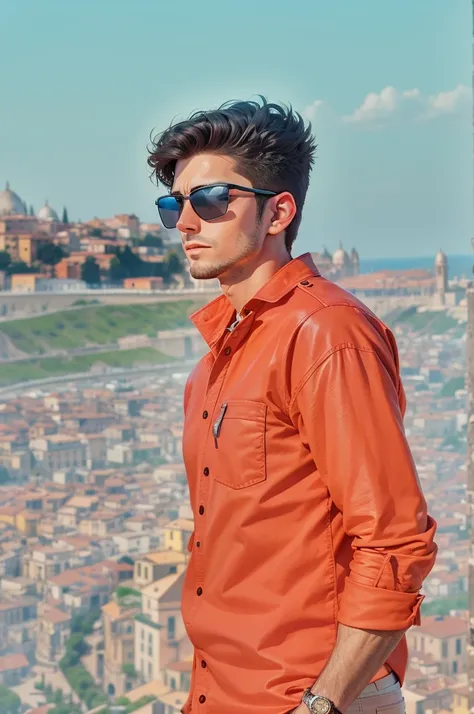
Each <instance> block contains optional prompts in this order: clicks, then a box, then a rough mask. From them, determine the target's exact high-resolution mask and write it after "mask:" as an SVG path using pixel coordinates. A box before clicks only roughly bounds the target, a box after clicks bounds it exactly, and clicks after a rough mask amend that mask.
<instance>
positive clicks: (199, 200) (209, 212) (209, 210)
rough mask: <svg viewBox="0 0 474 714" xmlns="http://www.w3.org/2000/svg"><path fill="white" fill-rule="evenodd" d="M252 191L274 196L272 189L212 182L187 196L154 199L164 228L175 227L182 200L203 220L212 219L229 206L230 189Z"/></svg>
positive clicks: (220, 215)
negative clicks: (265, 189)
mask: <svg viewBox="0 0 474 714" xmlns="http://www.w3.org/2000/svg"><path fill="white" fill-rule="evenodd" d="M232 188H238V189H239V191H246V192H247V193H254V194H256V195H257V196H276V195H277V194H276V193H275V192H274V191H264V190H263V189H261V188H249V186H238V185H237V184H235V183H213V184H209V186H198V187H197V188H195V189H193V190H192V191H191V193H190V194H189V196H182V195H181V194H176V195H168V196H160V198H157V199H156V201H155V204H156V205H157V206H158V213H159V214H160V218H161V222H162V223H163V225H164V227H165V228H176V224H177V223H178V221H179V217H180V215H181V213H182V210H183V206H184V202H185V201H186V200H189V202H190V204H191V206H192V207H193V210H194V212H195V213H197V215H198V216H199V218H202V220H203V221H214V220H215V219H216V218H222V216H225V214H226V213H227V210H228V208H229V199H230V189H232Z"/></svg>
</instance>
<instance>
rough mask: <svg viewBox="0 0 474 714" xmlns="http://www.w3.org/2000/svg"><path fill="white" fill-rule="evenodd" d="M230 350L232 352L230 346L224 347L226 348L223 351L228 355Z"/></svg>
mask: <svg viewBox="0 0 474 714" xmlns="http://www.w3.org/2000/svg"><path fill="white" fill-rule="evenodd" d="M231 352H232V348H231V347H226V348H225V351H224V354H226V355H230V353H231Z"/></svg>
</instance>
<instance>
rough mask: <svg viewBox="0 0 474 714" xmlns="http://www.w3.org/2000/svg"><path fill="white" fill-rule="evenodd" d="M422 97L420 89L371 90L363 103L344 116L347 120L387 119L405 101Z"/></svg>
mask: <svg viewBox="0 0 474 714" xmlns="http://www.w3.org/2000/svg"><path fill="white" fill-rule="evenodd" d="M419 97H420V90H419V89H416V88H414V89H407V90H405V91H404V92H399V91H398V90H397V89H395V87H390V86H388V87H384V88H383V89H382V91H381V92H380V93H379V94H377V92H370V93H369V94H367V96H366V97H365V99H364V101H363V102H362V104H361V105H360V106H359V107H357V109H355V110H354V111H353V112H352V114H350V115H349V116H345V117H343V120H344V121H347V122H374V121H380V120H383V119H387V118H388V117H390V116H392V115H393V114H395V112H397V111H398V110H399V109H400V107H401V105H402V104H403V103H404V102H412V101H413V100H418V99H419Z"/></svg>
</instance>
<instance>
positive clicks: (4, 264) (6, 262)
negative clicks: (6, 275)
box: [0, 250, 12, 270]
mask: <svg viewBox="0 0 474 714" xmlns="http://www.w3.org/2000/svg"><path fill="white" fill-rule="evenodd" d="M11 262H12V259H11V255H10V253H8V252H7V251H6V250H0V270H7V269H8V267H9V266H10V265H11Z"/></svg>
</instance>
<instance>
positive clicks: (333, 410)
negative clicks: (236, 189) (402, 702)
mask: <svg viewBox="0 0 474 714" xmlns="http://www.w3.org/2000/svg"><path fill="white" fill-rule="evenodd" d="M242 314H243V319H242V320H241V321H240V322H239V323H238V324H237V325H236V326H235V329H234V330H233V331H231V332H230V331H229V330H228V329H226V328H227V327H229V325H230V324H231V323H232V322H233V320H234V317H235V315H234V311H233V308H232V306H231V304H230V302H229V301H228V299H227V298H226V297H225V296H224V295H222V296H220V297H218V298H217V299H216V300H213V301H212V302H211V303H210V304H208V305H206V306H205V307H204V308H202V309H200V310H199V311H198V312H196V313H195V314H194V315H192V316H191V319H192V321H193V322H194V324H195V325H196V327H197V328H198V329H199V330H200V331H201V333H202V335H203V337H204V338H205V340H206V342H207V343H208V345H209V348H210V351H209V353H208V354H207V355H206V356H205V357H203V358H202V359H201V360H200V362H199V363H198V365H197V366H196V368H195V369H194V371H193V372H192V373H191V375H190V377H189V379H188V382H187V384H186V389H185V396H184V403H185V404H184V407H185V425H184V435H183V455H184V461H185V465H186V472H187V477H188V482H189V489H190V497H191V505H192V509H193V513H194V528H195V530H194V533H193V535H192V536H191V539H190V543H189V546H188V548H189V550H190V551H191V557H190V560H189V563H188V567H187V571H186V576H185V583H184V587H183V595H182V614H183V619H184V623H185V627H186V630H187V632H188V635H189V638H190V640H191V642H192V644H193V646H194V663H193V671H192V679H191V690H190V694H189V698H188V701H187V702H186V704H185V705H184V707H183V710H182V711H183V712H184V713H185V714H188V713H189V712H191V711H192V712H193V714H198V712H202V713H203V714H204V713H207V714H222V713H223V712H225V713H226V714H244V713H245V712H248V714H285V712H289V711H290V710H291V709H293V708H294V707H296V706H297V705H298V704H299V703H300V701H301V696H302V693H303V691H304V689H305V688H306V687H311V686H312V685H313V684H314V682H315V680H316V679H317V678H318V676H319V674H320V672H321V670H322V669H323V667H324V666H325V664H326V662H327V661H328V659H329V657H330V655H331V652H332V650H333V648H334V645H335V641H336V632H337V625H338V622H341V623H343V624H344V625H348V626H350V627H356V628H361V629H374V630H400V629H404V628H408V627H409V626H410V625H412V624H419V607H420V604H421V601H422V599H423V596H422V595H420V594H419V589H420V587H421V585H422V582H423V579H424V578H425V577H426V575H427V574H428V573H429V571H430V570H431V568H432V566H433V563H434V560H435V555H436V550H437V548H436V545H435V543H434V542H433V537H434V533H435V529H436V523H435V522H434V520H433V519H432V518H431V517H430V516H428V514H427V509H426V502H425V499H424V497H423V494H422V492H421V489H420V483H419V481H418V476H417V472H416V469H415V465H414V463H413V459H412V456H411V453H410V450H409V447H408V445H407V441H406V437H405V433H404V428H403V414H404V410H405V396H404V391H403V387H402V384H401V381H400V375H399V362H398V353H397V347H396V343H395V339H394V337H393V335H392V333H391V332H390V330H389V329H388V328H387V327H386V326H385V325H384V324H383V323H382V322H381V321H380V320H379V319H378V318H377V317H376V316H375V315H374V314H373V313H372V312H371V311H370V310H369V309H368V308H367V307H366V306H365V305H363V304H362V303H361V302H360V301H358V300H357V299H356V298H355V297H354V296H352V295H350V294H349V293H347V292H346V291H344V290H343V289H342V288H340V287H339V286H337V285H335V284H334V283H332V282H330V281H329V280H326V279H325V278H323V277H322V276H321V275H320V274H319V272H318V270H317V268H316V266H315V265H314V263H313V262H312V260H311V257H310V255H309V254H305V255H303V256H301V257H300V258H297V259H293V260H291V261H290V262H289V263H288V264H287V265H285V266H284V267H283V268H281V270H279V271H278V272H277V273H276V274H275V275H273V276H272V278H271V279H270V280H269V281H268V282H267V283H266V284H265V285H264V286H263V288H261V289H260V290H259V292H258V293H257V294H256V295H255V296H254V297H253V298H252V299H251V300H249V301H248V303H247V304H246V305H245V307H244V309H243V311H242ZM406 665H407V647H406V639H405V638H403V639H402V641H401V642H400V644H399V645H398V646H397V648H396V649H395V650H394V651H393V653H392V654H391V655H390V657H389V658H388V660H387V663H386V666H385V667H383V668H382V669H381V670H379V672H378V673H377V674H376V675H375V677H374V678H373V679H377V678H379V677H381V676H383V675H384V674H385V673H386V672H387V671H389V669H390V668H391V669H393V670H394V671H395V673H396V674H397V675H398V677H399V678H400V680H401V681H403V677H404V673H405V669H406Z"/></svg>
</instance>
